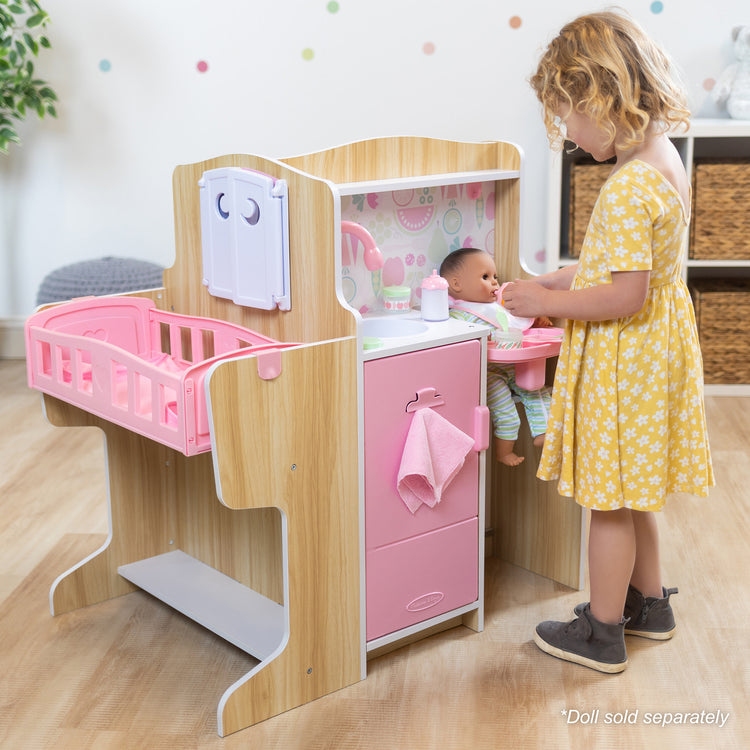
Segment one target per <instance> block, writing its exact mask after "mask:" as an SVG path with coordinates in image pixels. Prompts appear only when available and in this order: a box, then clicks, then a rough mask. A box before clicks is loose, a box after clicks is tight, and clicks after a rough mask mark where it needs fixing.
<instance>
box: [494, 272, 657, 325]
mask: <svg viewBox="0 0 750 750" xmlns="http://www.w3.org/2000/svg"><path fill="white" fill-rule="evenodd" d="M561 270H563V271H567V268H565V269H561ZM650 273H651V272H650V271H613V272H612V283H611V284H601V285H598V286H591V287H586V288H585V289H575V290H571V289H560V288H556V287H546V286H543V285H542V284H540V283H539V281H540V280H541V279H543V278H544V277H542V276H540V277H538V278H537V279H536V280H534V281H520V280H519V281H514V282H513V283H511V284H508V285H507V286H506V287H505V289H504V290H503V305H504V306H505V308H506V309H507V310H508V311H509V312H511V313H513V315H518V316H520V317H524V318H538V317H540V316H542V315H546V316H547V317H549V318H570V319H572V320H615V319H616V318H625V317H628V316H629V315H635V314H636V313H637V312H639V311H640V310H641V308H642V307H643V303H644V302H645V301H646V294H647V293H648V281H649V276H650ZM555 274H558V272H557V271H553V273H552V274H545V275H547V276H554V275H555ZM557 279H558V281H559V279H560V277H559V276H558V277H557Z"/></svg>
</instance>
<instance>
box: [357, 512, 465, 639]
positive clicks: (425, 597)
mask: <svg viewBox="0 0 750 750" xmlns="http://www.w3.org/2000/svg"><path fill="white" fill-rule="evenodd" d="M478 544H479V542H478V521H477V519H476V518H471V519H469V520H467V521H462V522H461V523H457V524H455V525H453V526H448V527H447V528H444V529H439V530H437V531H432V532H429V533H427V534H423V535H421V536H418V537H414V538H413V539H406V540H404V541H401V542H397V543H396V544H389V545H387V546H385V547H380V548H379V549H375V550H371V551H369V552H367V640H368V641H370V640H373V639H375V638H379V637H380V636H383V635H386V634H387V633H392V632H394V631H396V630H400V629H401V628H406V627H408V626H409V625H415V624H416V623H418V622H422V621H424V620H429V619H430V618H431V617H435V616H437V615H441V614H443V613H444V612H448V611H450V610H452V609H455V608H456V607H461V606H463V605H464V604H470V603H471V602H475V601H476V600H477V596H478V583H477V582H478V575H479V570H478V554H479V552H478V550H479V547H478Z"/></svg>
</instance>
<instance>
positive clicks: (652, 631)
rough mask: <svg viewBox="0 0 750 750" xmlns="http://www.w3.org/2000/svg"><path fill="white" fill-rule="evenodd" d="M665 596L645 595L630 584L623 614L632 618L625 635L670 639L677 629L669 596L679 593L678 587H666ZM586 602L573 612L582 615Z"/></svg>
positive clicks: (660, 639) (655, 639)
mask: <svg viewBox="0 0 750 750" xmlns="http://www.w3.org/2000/svg"><path fill="white" fill-rule="evenodd" d="M662 592H663V596H662V597H661V598H659V597H656V596H644V595H643V594H642V593H641V592H640V591H638V589H637V588H635V587H633V586H628V595H627V598H626V599H625V610H624V611H623V615H624V616H625V617H626V618H628V619H629V620H630V622H628V624H627V625H626V626H625V635H639V636H641V638H650V639H651V640H654V641H668V640H669V639H670V638H671V637H672V636H673V635H674V631H675V629H676V628H675V623H674V612H672V605H671V604H670V603H669V597H670V596H671V595H672V594H676V593H677V589H676V588H673V589H665V588H664V587H663V586H662ZM587 605H588V602H585V603H584V604H578V605H577V606H576V607H575V609H574V610H573V612H575V614H576V615H580V614H581V612H583V609H584V607H586V606H587Z"/></svg>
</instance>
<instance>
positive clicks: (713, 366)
mask: <svg viewBox="0 0 750 750" xmlns="http://www.w3.org/2000/svg"><path fill="white" fill-rule="evenodd" d="M690 293H691V294H692V296H693V305H694V306H695V317H696V321H697V323H698V336H699V338H700V344H701V351H702V353H703V371H704V376H705V381H706V383H729V384H737V383H750V333H749V332H748V320H750V279H697V280H696V281H694V282H692V283H691V284H690Z"/></svg>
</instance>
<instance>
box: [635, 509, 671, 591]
mask: <svg viewBox="0 0 750 750" xmlns="http://www.w3.org/2000/svg"><path fill="white" fill-rule="evenodd" d="M632 516H633V529H634V530H635V564H634V565H633V574H632V575H631V576H630V584H631V585H632V586H633V588H636V589H638V591H640V592H641V593H642V594H643V595H644V596H653V597H656V598H659V599H660V598H661V597H662V596H663V592H662V587H661V566H660V562H659V529H658V527H657V523H656V514H655V513H651V512H649V511H638V510H634V511H632Z"/></svg>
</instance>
